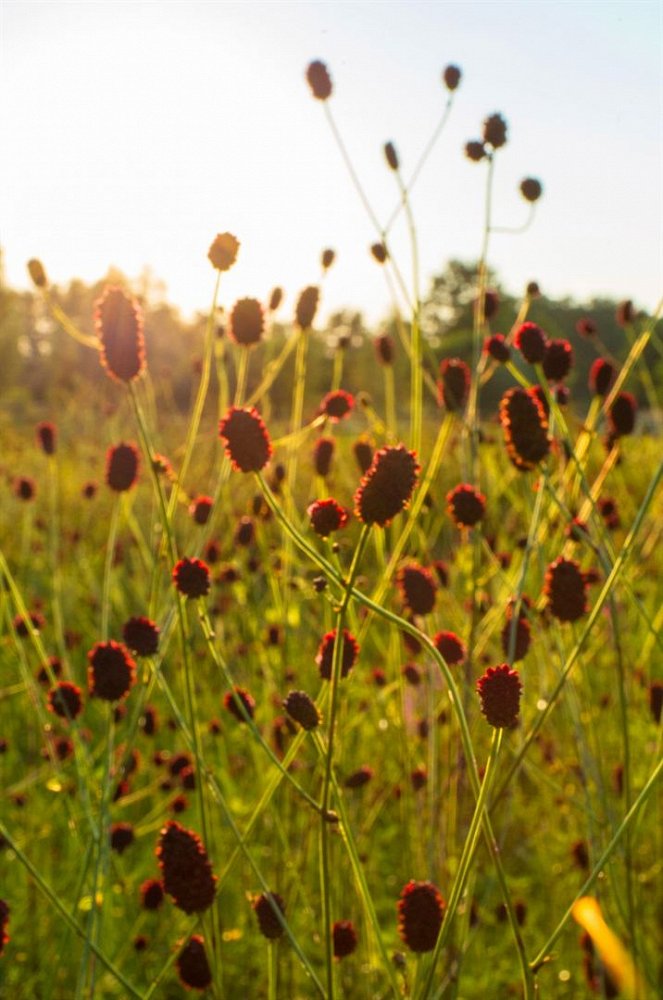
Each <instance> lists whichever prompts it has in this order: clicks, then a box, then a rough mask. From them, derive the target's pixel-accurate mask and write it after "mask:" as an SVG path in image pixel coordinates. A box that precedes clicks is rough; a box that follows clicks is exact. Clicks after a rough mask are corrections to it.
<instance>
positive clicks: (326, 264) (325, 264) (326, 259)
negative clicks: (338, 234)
mask: <svg viewBox="0 0 663 1000" xmlns="http://www.w3.org/2000/svg"><path fill="white" fill-rule="evenodd" d="M335 260H336V251H335V250H332V249H331V248H330V247H327V249H326V250H323V251H322V254H321V256H320V265H321V267H322V270H323V271H328V270H329V268H330V267H331V266H332V264H333V263H334V261H335Z"/></svg>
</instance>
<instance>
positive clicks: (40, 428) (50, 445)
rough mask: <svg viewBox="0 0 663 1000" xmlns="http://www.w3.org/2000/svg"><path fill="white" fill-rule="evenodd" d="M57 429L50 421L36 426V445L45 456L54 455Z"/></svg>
mask: <svg viewBox="0 0 663 1000" xmlns="http://www.w3.org/2000/svg"><path fill="white" fill-rule="evenodd" d="M57 437H58V432H57V427H56V426H55V424H52V423H51V422H50V420H44V421H42V423H40V424H37V443H38V444H39V447H40V448H41V450H42V451H43V452H44V454H45V455H54V454H55V447H56V444H57Z"/></svg>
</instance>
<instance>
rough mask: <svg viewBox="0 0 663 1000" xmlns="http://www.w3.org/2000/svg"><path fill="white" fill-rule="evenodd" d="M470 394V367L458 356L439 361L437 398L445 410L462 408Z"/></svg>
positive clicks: (453, 410)
mask: <svg viewBox="0 0 663 1000" xmlns="http://www.w3.org/2000/svg"><path fill="white" fill-rule="evenodd" d="M469 394H470V369H469V368H468V367H467V365H466V364H465V362H464V361H461V360H460V358H445V360H444V361H441V362H440V380H439V382H438V398H439V400H440V402H443V403H444V405H445V406H446V408H447V410H449V411H450V412H451V413H456V412H457V411H458V410H462V409H463V407H464V406H465V404H466V403H467V398H468V396H469Z"/></svg>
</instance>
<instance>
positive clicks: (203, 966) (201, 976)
mask: <svg viewBox="0 0 663 1000" xmlns="http://www.w3.org/2000/svg"><path fill="white" fill-rule="evenodd" d="M175 966H176V968H177V974H178V976H179V977H180V982H181V983H182V985H183V986H185V987H187V989H192V990H206V989H207V987H208V986H211V985H212V971H211V969H210V967H209V962H208V961H207V954H206V952H205V938H204V937H201V936H200V934H193V935H192V936H191V937H190V938H189V940H188V941H187V943H186V944H185V945H184V947H183V948H182V950H181V951H180V953H179V955H178V956H177V958H176V959H175Z"/></svg>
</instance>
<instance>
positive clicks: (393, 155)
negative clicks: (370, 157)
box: [384, 142, 400, 170]
mask: <svg viewBox="0 0 663 1000" xmlns="http://www.w3.org/2000/svg"><path fill="white" fill-rule="evenodd" d="M384 158H385V160H386V161H387V166H388V167H389V169H390V170H398V168H399V166H400V164H399V162H398V153H397V152H396V147H395V146H394V144H393V142H387V143H385V146H384Z"/></svg>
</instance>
